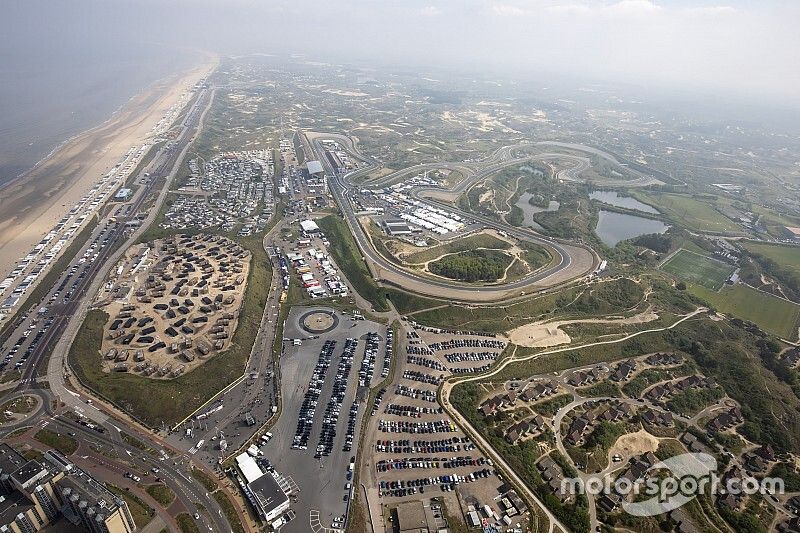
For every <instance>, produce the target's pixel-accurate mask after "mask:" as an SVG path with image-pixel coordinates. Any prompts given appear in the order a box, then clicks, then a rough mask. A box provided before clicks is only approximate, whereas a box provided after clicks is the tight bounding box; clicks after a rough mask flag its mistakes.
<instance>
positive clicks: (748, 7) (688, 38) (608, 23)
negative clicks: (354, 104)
mask: <svg viewBox="0 0 800 533" xmlns="http://www.w3.org/2000/svg"><path fill="white" fill-rule="evenodd" d="M3 4H4V8H3V13H4V16H3V17H2V22H0V45H2V49H3V50H4V52H6V54H4V55H6V59H2V58H0V68H4V62H6V61H8V60H9V57H10V56H13V57H14V59H13V61H15V62H17V63H19V62H21V61H26V60H30V61H36V60H37V59H38V58H40V57H43V56H44V55H49V54H62V55H63V56H64V57H65V58H66V55H67V54H70V57H73V55H77V56H80V54H82V53H91V52H90V51H91V49H92V47H98V46H99V47H102V46H103V45H104V43H108V42H109V40H111V41H113V42H114V43H116V44H127V45H129V46H136V44H137V43H144V42H148V43H162V44H163V45H164V46H165V47H173V46H186V47H194V48H201V49H206V50H213V51H215V52H219V53H222V54H243V53H276V54H290V53H304V54H308V55H309V56H310V57H313V58H315V59H320V60H330V61H344V62H348V61H349V62H361V63H364V62H367V63H370V64H375V65H395V66H402V67H404V68H414V67H417V68H436V67H447V68H456V69H472V70H477V71H484V72H504V73H510V74H512V75H519V76H520V77H521V78H523V79H524V78H529V77H531V76H536V78H537V79H539V80H546V79H547V76H549V75H563V76H568V77H569V78H571V79H576V80H585V82H586V83H591V82H620V83H631V84H636V85H638V86H640V87H641V88H643V89H644V90H645V91H664V90H675V89H677V90H679V91H681V92H682V93H692V92H694V93H697V94H698V95H702V96H703V97H705V98H707V97H708V96H710V95H713V96H722V97H731V98H734V99H736V100H741V101H749V102H752V103H755V104H762V105H765V106H768V107H776V108H789V107H790V108H794V109H800V91H798V90H797V87H798V86H799V85H800V68H798V65H800V33H798V32H797V30H796V26H797V23H798V22H800V3H798V2H792V1H785V0H763V1H756V0H701V1H691V0H463V1H456V0H446V1H439V2H436V1H433V0H408V1H390V2H377V1H371V0H341V1H337V2H330V1H326V0H226V1H224V2H223V1H219V0H175V1H171V2H168V3H164V2H159V1H156V0H118V1H111V2H102V1H99V0H75V1H69V2H67V1H56V2H44V1H42V0H33V1H18V0H12V1H8V0H5V1H4V2H3ZM165 4H167V5H165Z"/></svg>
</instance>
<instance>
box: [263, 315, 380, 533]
mask: <svg viewBox="0 0 800 533" xmlns="http://www.w3.org/2000/svg"><path fill="white" fill-rule="evenodd" d="M326 317H328V319H326ZM323 322H324V326H325V327H321V326H320V325H321V324H322V323H323ZM304 326H305V327H304ZM318 326H319V327H320V329H315V328H316V327H318ZM309 329H311V331H314V332H311V331H309ZM320 330H326V331H321V332H317V331H320ZM385 339H386V327H385V326H383V325H381V324H377V323H374V322H370V321H367V320H359V319H357V318H354V317H353V316H350V315H345V314H343V313H341V312H339V311H334V310H332V309H327V308H309V307H295V308H293V309H292V310H291V312H290V313H289V316H288V318H287V320H286V325H285V329H284V353H283V356H282V358H281V368H280V372H281V387H282V398H283V410H282V414H281V417H280V419H279V420H278V423H277V424H276V425H275V427H273V428H272V429H271V430H270V431H271V433H272V434H273V438H272V439H270V440H269V442H268V443H267V444H266V445H264V446H262V448H261V450H262V452H263V454H264V457H265V458H266V459H268V460H269V461H270V462H271V463H272V465H273V466H274V467H275V468H276V469H277V470H278V471H279V472H285V473H286V475H287V476H291V478H292V480H293V482H294V483H295V484H296V485H297V487H298V489H299V492H298V498H297V501H294V502H292V509H293V510H294V512H295V514H296V518H295V519H294V520H292V521H290V522H289V523H288V524H287V525H286V526H284V528H283V529H284V530H285V531H289V532H291V531H298V532H300V531H303V532H305V531H308V530H309V527H310V525H309V524H310V522H309V521H310V520H311V518H312V517H314V523H315V524H316V525H315V527H327V528H339V527H341V525H340V522H338V521H336V518H340V517H342V516H343V515H344V514H345V512H346V510H347V506H348V504H349V501H350V498H351V496H352V491H353V487H352V477H353V472H352V470H351V469H352V468H354V465H353V466H351V464H352V463H353V462H354V461H355V456H356V453H357V446H356V444H357V439H356V438H355V437H356V433H357V430H358V427H359V424H360V420H361V417H362V416H363V414H364V412H365V405H364V398H363V396H365V395H366V393H367V389H366V387H362V386H361V385H360V384H361V383H363V384H364V385H368V384H369V383H370V382H371V381H372V380H378V379H380V375H381V372H382V366H383V361H384V349H385ZM364 361H366V364H364ZM371 366H372V368H370V367H371Z"/></svg>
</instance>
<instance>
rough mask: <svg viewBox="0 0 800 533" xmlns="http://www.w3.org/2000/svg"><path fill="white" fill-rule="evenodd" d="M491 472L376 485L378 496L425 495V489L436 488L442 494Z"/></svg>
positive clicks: (482, 470) (485, 476)
mask: <svg viewBox="0 0 800 533" xmlns="http://www.w3.org/2000/svg"><path fill="white" fill-rule="evenodd" d="M492 474H493V471H492V470H490V469H488V468H483V469H481V470H476V471H475V472H472V473H470V474H467V475H465V476H461V475H449V474H448V475H443V476H433V477H424V478H419V479H411V480H407V481H381V482H380V483H379V485H378V495H379V496H399V497H402V496H410V495H414V494H417V493H418V492H419V493H421V494H424V493H425V487H429V486H437V485H438V488H439V489H440V490H441V491H442V492H450V491H452V490H454V489H455V487H456V485H460V484H461V483H471V482H473V481H475V480H478V479H483V478H487V477H489V476H491V475H492Z"/></svg>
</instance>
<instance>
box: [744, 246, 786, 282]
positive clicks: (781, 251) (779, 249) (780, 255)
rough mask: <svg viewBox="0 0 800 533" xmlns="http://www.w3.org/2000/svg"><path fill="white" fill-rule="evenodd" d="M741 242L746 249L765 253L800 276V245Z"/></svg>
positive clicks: (767, 256) (764, 254) (768, 257)
mask: <svg viewBox="0 0 800 533" xmlns="http://www.w3.org/2000/svg"><path fill="white" fill-rule="evenodd" d="M740 244H741V246H742V247H743V248H744V249H746V250H748V251H750V252H754V253H757V254H759V255H763V256H764V257H766V258H767V259H771V260H772V261H775V262H776V263H777V264H778V266H780V267H781V268H785V269H787V270H790V271H792V272H794V273H795V274H797V275H798V276H800V246H785V245H782V244H766V243H761V242H748V241H743V242H741V243H740Z"/></svg>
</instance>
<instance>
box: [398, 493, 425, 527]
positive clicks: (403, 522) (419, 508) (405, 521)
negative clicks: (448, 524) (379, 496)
mask: <svg viewBox="0 0 800 533" xmlns="http://www.w3.org/2000/svg"><path fill="white" fill-rule="evenodd" d="M397 524H398V526H399V528H400V531H401V533H402V532H404V531H406V532H415V533H417V532H423V531H424V532H427V531H428V519H427V518H426V517H425V506H423V505H422V502H421V501H415V502H406V503H401V504H400V505H398V506H397Z"/></svg>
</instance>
